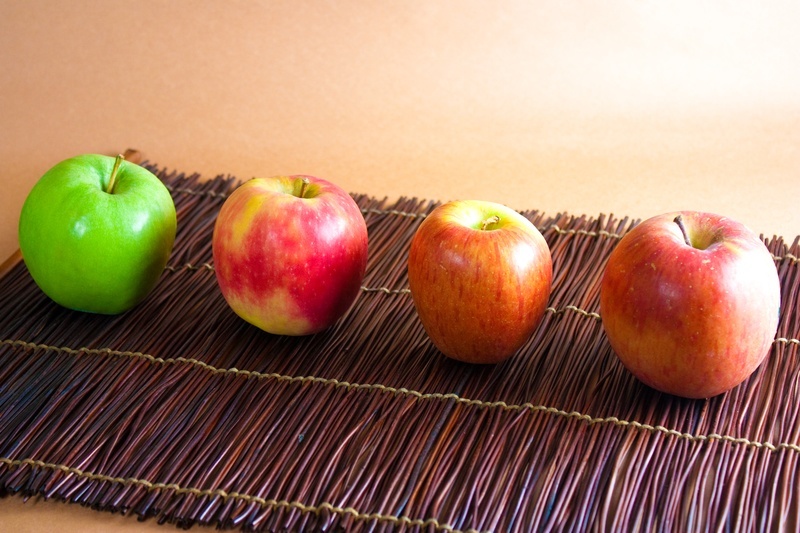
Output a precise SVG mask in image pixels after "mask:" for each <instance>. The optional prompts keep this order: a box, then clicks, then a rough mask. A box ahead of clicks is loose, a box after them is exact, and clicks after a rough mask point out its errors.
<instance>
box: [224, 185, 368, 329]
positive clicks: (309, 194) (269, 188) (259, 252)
mask: <svg viewBox="0 0 800 533" xmlns="http://www.w3.org/2000/svg"><path fill="white" fill-rule="evenodd" d="M303 180H307V181H308V184H307V185H306V186H305V189H304V192H303V193H302V197H301V191H303ZM212 248H213V254H214V270H215V273H216V277H217V282H218V285H219V288H220V290H221V292H222V295H223V296H224V298H225V300H226V301H227V302H228V305H229V306H230V307H231V309H233V311H234V312H235V313H236V314H237V315H239V316H240V317H241V318H243V319H244V320H246V321H247V322H249V323H251V324H253V325H255V326H257V327H259V328H261V329H263V330H264V331H267V332H268V333H273V334H276V335H310V334H312V333H316V332H319V331H322V330H324V329H325V328H327V327H329V326H331V325H332V324H333V323H334V322H336V321H337V320H338V319H339V318H340V317H341V316H342V315H343V314H344V313H345V312H346V311H347V310H348V309H349V308H350V306H351V305H352V303H353V301H354V300H355V299H356V296H358V294H359V292H360V290H361V282H362V280H363V278H364V273H365V271H366V267H367V251H368V239H367V225H366V222H365V221H364V216H363V215H362V214H361V210H360V209H359V207H358V205H357V204H356V202H355V200H353V198H352V197H351V196H350V195H349V194H347V193H346V192H345V191H344V190H342V189H341V188H339V187H338V186H337V185H335V184H333V183H331V182H329V181H326V180H324V179H320V178H316V177H313V176H277V177H273V178H254V179H252V180H249V181H247V182H245V183H243V184H242V185H240V186H239V187H238V188H237V189H236V190H235V191H234V192H233V193H232V194H231V195H230V196H229V197H228V198H227V199H226V200H225V203H224V204H223V206H222V208H221V209H220V212H219V215H218V217H217V220H216V223H215V225H214V235H213V243H212Z"/></svg>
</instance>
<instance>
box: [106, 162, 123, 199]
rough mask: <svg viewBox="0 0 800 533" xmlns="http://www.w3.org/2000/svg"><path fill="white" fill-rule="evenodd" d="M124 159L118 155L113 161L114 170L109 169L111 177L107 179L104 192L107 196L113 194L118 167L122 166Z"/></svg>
mask: <svg viewBox="0 0 800 533" xmlns="http://www.w3.org/2000/svg"><path fill="white" fill-rule="evenodd" d="M124 159H125V156H124V155H122V154H119V155H117V158H116V159H115V160H114V168H112V169H111V177H110V178H108V186H107V187H106V192H107V193H108V194H114V186H115V185H116V184H117V172H119V166H120V165H121V164H122V161H123V160H124Z"/></svg>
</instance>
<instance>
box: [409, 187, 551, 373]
mask: <svg viewBox="0 0 800 533" xmlns="http://www.w3.org/2000/svg"><path fill="white" fill-rule="evenodd" d="M552 278H553V264H552V259H551V257H550V248H549V247H548V245H547V242H546V241H545V240H544V237H542V235H541V233H539V230H537V229H536V227H535V226H534V225H533V224H532V223H531V222H530V221H529V220H528V219H527V218H525V217H524V216H522V215H521V214H519V213H517V212H516V211H514V210H513V209H511V208H508V207H506V206H503V205H500V204H497V203H494V202H486V201H477V200H460V201H453V202H449V203H446V204H444V205H441V206H439V207H437V208H436V209H435V210H434V211H433V212H432V213H430V215H428V216H427V218H426V219H425V221H424V222H423V223H422V224H420V227H419V229H418V230H417V232H416V233H415V235H414V237H413V239H412V241H411V247H410V251H409V256H408V282H409V288H410V290H411V296H412V298H413V301H414V306H415V308H416V310H417V313H418V315H419V318H420V321H421V322H422V325H423V327H424V328H425V331H426V332H427V334H428V336H429V337H430V339H431V341H432V342H433V344H434V345H435V346H436V347H437V348H438V349H439V350H440V351H441V352H442V353H444V355H446V356H448V357H450V358H453V359H456V360H459V361H464V362H468V363H484V364H491V363H499V362H501V361H504V360H506V359H508V358H509V357H511V356H512V355H514V354H515V353H516V352H517V351H518V350H519V349H520V347H522V345H523V344H524V343H525V341H527V340H528V339H529V338H530V336H531V334H532V333H533V331H534V329H535V328H536V326H537V325H538V324H539V322H540V321H541V319H542V317H543V315H544V312H545V310H546V308H547V302H548V299H549V297H550V288H551V283H552Z"/></svg>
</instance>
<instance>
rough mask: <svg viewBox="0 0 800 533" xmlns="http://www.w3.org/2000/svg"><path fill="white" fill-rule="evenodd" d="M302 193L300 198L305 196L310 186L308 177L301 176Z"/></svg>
mask: <svg viewBox="0 0 800 533" xmlns="http://www.w3.org/2000/svg"><path fill="white" fill-rule="evenodd" d="M300 182H301V183H300V194H299V195H298V197H299V198H305V194H306V189H307V188H308V183H309V181H308V178H301V179H300Z"/></svg>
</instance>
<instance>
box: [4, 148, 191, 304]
mask: <svg viewBox="0 0 800 533" xmlns="http://www.w3.org/2000/svg"><path fill="white" fill-rule="evenodd" d="M176 227H177V220H176V215H175V204H174V203H173V201H172V196H171V195H170V193H169V191H168V190H167V188H166V187H165V186H164V184H163V183H162V182H161V180H159V179H158V178H157V177H156V176H155V175H153V173H151V172H150V171H149V170H147V169H145V168H143V167H140V166H139V165H135V164H133V163H130V162H128V161H125V160H124V158H123V157H122V156H117V157H116V158H114V157H109V156H104V155H93V154H90V155H81V156H77V157H74V158H71V159H67V160H65V161H62V162H60V163H58V164H57V165H55V166H54V167H53V168H51V169H50V170H48V171H47V172H46V173H45V174H44V175H43V176H42V177H41V178H40V179H39V181H38V182H37V183H36V185H34V187H33V189H31V191H30V193H29V194H28V197H27V198H26V200H25V203H24V204H23V206H22V213H21V214H20V218H19V246H20V250H21V252H22V257H23V259H24V260H25V265H26V266H27V268H28V271H29V272H30V274H31V276H32V277H33V279H34V281H35V282H36V284H37V285H38V286H39V287H40V288H41V289H42V291H43V292H44V293H45V294H46V295H47V296H49V297H50V298H51V299H53V301H55V302H56V303H58V304H60V305H62V306H64V307H68V308H70V309H75V310H79V311H87V312H92V313H102V314H118V313H122V312H124V311H126V310H128V309H130V308H131V307H133V306H135V305H136V304H138V303H139V302H141V301H142V300H143V299H144V298H145V297H146V296H147V295H148V294H149V293H150V291H151V290H152V289H153V288H154V287H155V285H156V284H157V283H158V280H159V279H160V277H161V274H162V273H163V271H164V267H165V266H166V264H167V260H168V259H169V256H170V254H171V253H172V245H173V244H174V242H175V230H176Z"/></svg>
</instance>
